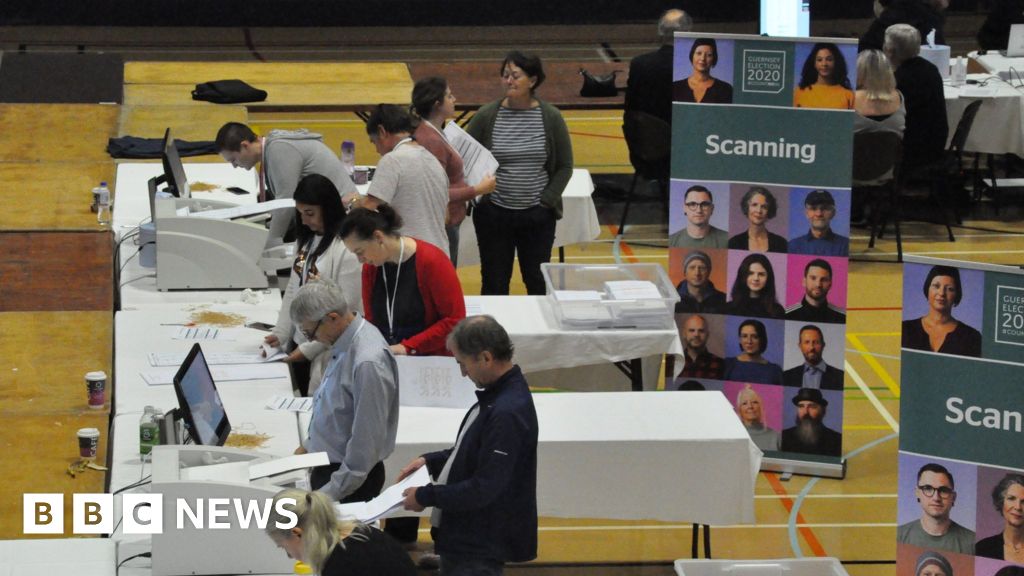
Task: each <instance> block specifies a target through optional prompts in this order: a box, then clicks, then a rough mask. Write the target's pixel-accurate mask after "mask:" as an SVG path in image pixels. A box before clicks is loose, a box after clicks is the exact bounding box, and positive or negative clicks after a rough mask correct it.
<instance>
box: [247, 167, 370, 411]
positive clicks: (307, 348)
mask: <svg viewBox="0 0 1024 576" xmlns="http://www.w3.org/2000/svg"><path fill="white" fill-rule="evenodd" d="M295 212H296V213H297V214H298V221H299V226H298V239H297V240H296V242H295V246H296V251H297V254H296V256H295V262H294V263H293V264H292V272H291V278H290V279H289V280H288V287H287V288H286V289H285V291H284V297H283V298H282V300H281V311H280V312H278V314H277V324H276V325H275V326H274V330H273V331H272V332H271V333H270V334H268V335H267V337H266V338H264V339H263V341H264V342H266V343H267V344H269V345H270V346H276V347H279V348H281V350H283V351H285V352H288V353H289V354H288V357H287V358H286V359H285V362H287V363H288V364H289V365H290V367H291V369H292V381H293V383H294V385H295V387H296V388H297V389H298V390H299V392H301V393H302V395H303V396H311V395H313V394H315V393H316V389H317V388H318V387H319V386H320V380H321V378H322V377H323V374H324V366H326V365H327V361H328V360H329V359H330V355H329V354H324V352H326V351H327V346H325V345H324V344H323V343H321V342H316V341H310V340H308V339H306V337H305V336H303V334H302V331H301V330H299V329H298V327H297V326H296V325H295V324H293V323H292V320H291V317H290V316H289V313H288V310H289V307H290V306H291V303H292V300H293V299H294V298H295V293H296V292H298V291H299V288H301V287H302V286H303V285H305V284H306V283H307V282H310V281H313V280H318V279H321V278H326V279H329V280H332V281H333V282H335V283H336V284H338V285H339V286H341V289H342V291H343V292H344V293H345V297H346V298H348V299H349V305H350V306H352V307H353V308H355V309H357V310H358V309H359V308H360V307H361V306H362V296H361V294H362V293H361V291H360V286H359V282H360V280H359V273H360V270H361V268H362V267H361V266H360V265H359V261H358V259H357V258H356V256H355V255H354V254H352V253H351V252H349V251H348V249H346V248H345V244H344V243H343V242H342V241H341V237H340V236H338V230H339V229H340V228H341V221H342V219H343V218H344V217H345V210H344V209H343V208H342V206H341V196H340V195H339V194H338V189H337V188H335V187H334V184H333V183H332V182H331V181H330V180H329V179H327V178H326V177H325V176H321V175H319V174H310V175H309V176H306V177H304V178H303V179H302V180H300V181H299V185H298V187H297V188H296V189H295Z"/></svg>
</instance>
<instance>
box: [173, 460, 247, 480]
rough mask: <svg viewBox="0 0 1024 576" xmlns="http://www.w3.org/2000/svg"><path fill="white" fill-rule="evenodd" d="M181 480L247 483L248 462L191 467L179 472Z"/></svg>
mask: <svg viewBox="0 0 1024 576" xmlns="http://www.w3.org/2000/svg"><path fill="white" fill-rule="evenodd" d="M181 479H182V480H193V481H199V480H214V481H217V482H233V483H236V484H248V483H249V463H248V462H225V463H224V464H210V465H209V466H192V467H189V468H184V469H182V471H181Z"/></svg>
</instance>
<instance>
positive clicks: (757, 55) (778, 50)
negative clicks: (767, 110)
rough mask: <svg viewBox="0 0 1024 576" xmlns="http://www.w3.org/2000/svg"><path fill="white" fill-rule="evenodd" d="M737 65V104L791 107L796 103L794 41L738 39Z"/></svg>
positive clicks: (735, 77)
mask: <svg viewBox="0 0 1024 576" xmlns="http://www.w3.org/2000/svg"><path fill="white" fill-rule="evenodd" d="M735 46H736V47H735V50H736V66H734V67H733V86H736V87H737V88H738V89H737V90H736V92H735V96H734V97H733V102H734V103H736V104H756V105H761V106H790V105H791V104H792V103H793V82H792V79H793V53H794V46H793V44H792V43H791V42H765V41H764V40H737V41H736V44H735Z"/></svg>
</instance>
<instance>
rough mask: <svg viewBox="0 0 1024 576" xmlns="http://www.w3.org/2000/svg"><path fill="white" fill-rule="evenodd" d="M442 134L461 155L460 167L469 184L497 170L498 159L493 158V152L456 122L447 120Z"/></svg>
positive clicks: (475, 182) (473, 184)
mask: <svg viewBox="0 0 1024 576" xmlns="http://www.w3.org/2000/svg"><path fill="white" fill-rule="evenodd" d="M444 136H445V138H447V139H448V143H449V144H451V145H452V148H455V151H456V152H458V153H459V156H461V157H462V169H463V172H464V173H465V175H466V183H468V184H469V185H470V186H476V185H477V184H479V183H480V181H481V180H483V179H484V176H486V175H488V174H491V175H492V176H493V175H494V173H495V172H496V171H497V170H498V161H497V160H495V159H494V154H491V151H490V150H488V149H487V148H484V146H483V144H481V143H479V142H477V141H476V139H475V138H473V137H472V136H470V135H469V134H467V133H466V131H465V130H463V129H462V127H461V126H459V125H458V124H457V123H455V122H449V123H448V124H447V125H445V127H444Z"/></svg>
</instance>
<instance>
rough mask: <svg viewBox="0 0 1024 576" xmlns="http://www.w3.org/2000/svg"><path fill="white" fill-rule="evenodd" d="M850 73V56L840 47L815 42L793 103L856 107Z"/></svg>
mask: <svg viewBox="0 0 1024 576" xmlns="http://www.w3.org/2000/svg"><path fill="white" fill-rule="evenodd" d="M847 73H848V71H847V66H846V58H845V57H843V53H842V52H840V51H839V47H838V46H836V45H835V44H833V43H831V42H819V43H817V44H815V45H814V47H813V48H811V53H810V54H808V55H807V60H805V61H804V67H803V70H801V72H800V82H799V83H798V84H797V87H796V90H794V91H793V105H794V106H796V107H797V108H835V109H840V110H853V90H852V89H851V88H850V78H849V77H848V76H847Z"/></svg>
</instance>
